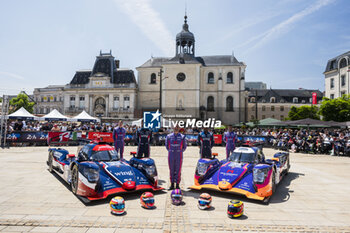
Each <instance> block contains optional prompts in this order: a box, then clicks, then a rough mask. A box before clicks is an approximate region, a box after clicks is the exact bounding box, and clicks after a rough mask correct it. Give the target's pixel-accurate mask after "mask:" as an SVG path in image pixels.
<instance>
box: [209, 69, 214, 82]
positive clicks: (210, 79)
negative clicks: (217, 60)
mask: <svg viewBox="0 0 350 233" xmlns="http://www.w3.org/2000/svg"><path fill="white" fill-rule="evenodd" d="M208 83H209V84H213V83H214V73H213V72H209V73H208Z"/></svg>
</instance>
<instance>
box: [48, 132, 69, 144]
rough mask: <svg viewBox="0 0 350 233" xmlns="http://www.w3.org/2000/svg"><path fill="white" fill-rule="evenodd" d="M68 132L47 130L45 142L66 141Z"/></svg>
mask: <svg viewBox="0 0 350 233" xmlns="http://www.w3.org/2000/svg"><path fill="white" fill-rule="evenodd" d="M70 134H71V133H70V132H49V133H48V136H47V144H49V145H50V143H51V142H68V140H69V138H70Z"/></svg>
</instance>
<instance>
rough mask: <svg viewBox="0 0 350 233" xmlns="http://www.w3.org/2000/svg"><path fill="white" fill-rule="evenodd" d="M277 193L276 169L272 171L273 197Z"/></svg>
mask: <svg viewBox="0 0 350 233" xmlns="http://www.w3.org/2000/svg"><path fill="white" fill-rule="evenodd" d="M275 191H276V172H275V169H273V171H272V195H273V194H274V193H275ZM272 195H271V196H272Z"/></svg>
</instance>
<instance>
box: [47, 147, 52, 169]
mask: <svg viewBox="0 0 350 233" xmlns="http://www.w3.org/2000/svg"><path fill="white" fill-rule="evenodd" d="M52 160H53V156H52V152H50V153H49V158H48V160H47V165H48V166H49V168H48V170H49V172H51V173H52V172H53V165H52Z"/></svg>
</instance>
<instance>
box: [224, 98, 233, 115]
mask: <svg viewBox="0 0 350 233" xmlns="http://www.w3.org/2000/svg"><path fill="white" fill-rule="evenodd" d="M226 111H227V112H233V97H232V96H227V98H226Z"/></svg>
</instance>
